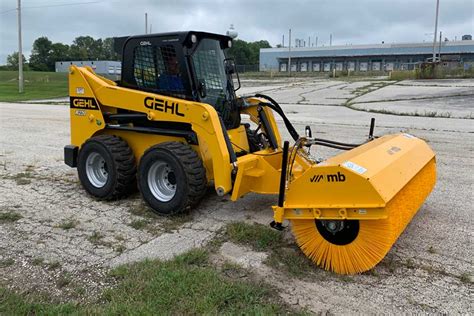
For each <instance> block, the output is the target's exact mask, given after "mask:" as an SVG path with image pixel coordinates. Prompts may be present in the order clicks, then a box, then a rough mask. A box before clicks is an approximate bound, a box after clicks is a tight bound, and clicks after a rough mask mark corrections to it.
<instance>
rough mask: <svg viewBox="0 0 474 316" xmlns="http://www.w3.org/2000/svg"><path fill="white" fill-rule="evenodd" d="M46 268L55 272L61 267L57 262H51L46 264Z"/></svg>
mask: <svg viewBox="0 0 474 316" xmlns="http://www.w3.org/2000/svg"><path fill="white" fill-rule="evenodd" d="M47 266H48V269H49V270H56V269H59V268H60V267H61V263H60V262H59V261H51V262H49V263H47Z"/></svg>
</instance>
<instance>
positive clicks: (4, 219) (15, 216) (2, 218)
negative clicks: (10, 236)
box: [0, 210, 23, 223]
mask: <svg viewBox="0 0 474 316" xmlns="http://www.w3.org/2000/svg"><path fill="white" fill-rule="evenodd" d="M22 218H23V216H21V214H19V213H17V212H15V211H12V210H7V211H6V212H2V213H0V223H13V222H16V221H17V220H20V219H22Z"/></svg>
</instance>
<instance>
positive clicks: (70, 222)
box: [56, 219, 79, 230]
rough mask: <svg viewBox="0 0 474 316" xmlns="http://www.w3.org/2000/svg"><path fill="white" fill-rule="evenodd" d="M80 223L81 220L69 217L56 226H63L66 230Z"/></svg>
mask: <svg viewBox="0 0 474 316" xmlns="http://www.w3.org/2000/svg"><path fill="white" fill-rule="evenodd" d="M78 224H79V222H78V221H77V220H75V219H68V220H65V221H63V222H61V223H60V224H58V225H57V226H56V227H57V228H62V229H64V230H69V229H72V228H74V227H76V226H77V225H78Z"/></svg>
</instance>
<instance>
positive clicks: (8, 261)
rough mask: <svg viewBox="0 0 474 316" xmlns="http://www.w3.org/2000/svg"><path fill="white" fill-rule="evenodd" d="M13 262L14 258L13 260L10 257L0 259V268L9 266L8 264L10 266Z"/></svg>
mask: <svg viewBox="0 0 474 316" xmlns="http://www.w3.org/2000/svg"><path fill="white" fill-rule="evenodd" d="M14 264H15V260H13V259H12V258H8V259H2V260H0V268H5V267H9V266H12V265H14Z"/></svg>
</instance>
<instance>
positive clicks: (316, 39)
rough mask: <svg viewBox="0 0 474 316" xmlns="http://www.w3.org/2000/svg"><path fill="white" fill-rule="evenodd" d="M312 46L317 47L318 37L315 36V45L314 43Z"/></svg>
mask: <svg viewBox="0 0 474 316" xmlns="http://www.w3.org/2000/svg"><path fill="white" fill-rule="evenodd" d="M314 46H316V47H318V37H317V36H316V43H315V45H314Z"/></svg>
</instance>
